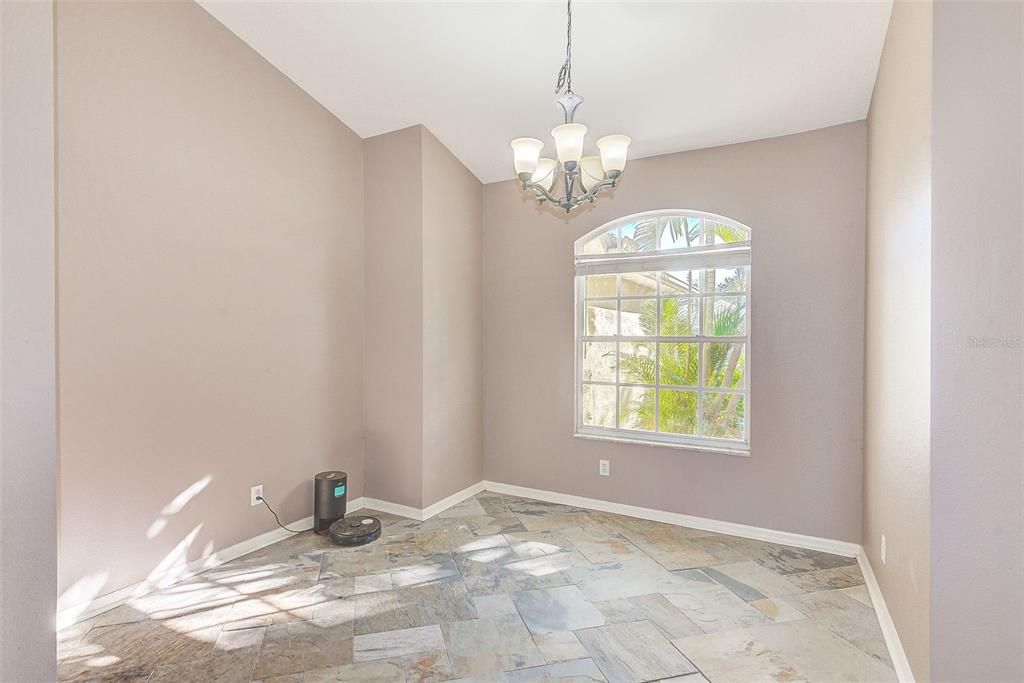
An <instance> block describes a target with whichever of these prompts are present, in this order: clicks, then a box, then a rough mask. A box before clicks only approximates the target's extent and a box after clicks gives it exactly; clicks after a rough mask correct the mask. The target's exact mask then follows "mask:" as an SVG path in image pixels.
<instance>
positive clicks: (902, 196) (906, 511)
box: [863, 0, 932, 681]
mask: <svg viewBox="0 0 1024 683" xmlns="http://www.w3.org/2000/svg"><path fill="white" fill-rule="evenodd" d="M931 115H932V6H931V3H930V2H919V1H904V0H899V1H898V2H896V4H895V5H894V7H893V13H892V18H891V20H890V24H889V31H888V34H887V35H886V42H885V48H884V50H883V53H882V61H881V65H880V67H879V71H878V80H877V82H876V84H875V91H874V94H873V97H872V101H871V111H870V115H869V116H868V239H867V326H866V335H865V383H864V541H863V543H864V549H865V552H866V553H867V556H868V559H869V560H870V561H871V566H872V568H873V569H874V572H875V576H876V577H877V578H878V583H879V586H880V587H881V589H882V593H883V594H884V595H885V599H886V604H887V606H888V608H889V611H890V613H891V614H892V618H893V621H894V622H895V624H896V628H897V630H898V631H899V633H900V638H901V641H902V643H903V647H904V649H905V651H906V653H907V657H908V659H909V661H910V664H911V668H912V669H913V671H914V674H915V676H916V678H917V680H921V681H926V680H929V669H928V651H929V640H928V625H929V620H928V610H929V588H930V583H929V562H930V552H929V533H928V532H929V521H928V520H929V517H928V515H929V504H928V500H929V490H930V480H929V458H930V453H929V439H930V426H931V421H930V410H931V399H930V388H931V363H930V354H929V347H930V344H931V327H930V324H931V229H932V222H931V218H932V215H931V200H932V193H931V141H932V136H931ZM882 534H885V536H886V562H885V563H884V564H883V563H882V559H881V554H880V540H881V535H882Z"/></svg>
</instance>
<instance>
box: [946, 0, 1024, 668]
mask: <svg viewBox="0 0 1024 683" xmlns="http://www.w3.org/2000/svg"><path fill="white" fill-rule="evenodd" d="M1022 32H1024V5H1022V3H1020V2H984V1H982V2H955V1H945V0H943V1H940V2H936V3H935V6H934V38H933V55H934V74H933V89H934V94H933V99H934V112H933V119H932V125H933V140H934V143H933V148H932V167H933V181H932V196H933V203H932V216H933V219H932V220H933V234H932V250H931V253H932V262H931V268H932V311H931V315H932V346H931V356H932V373H933V374H932V385H931V397H932V439H931V441H932V459H931V487H932V488H931V509H932V519H931V543H932V557H931V584H932V585H931V676H932V680H936V681H939V680H942V681H965V680H976V681H1020V680H1024V647H1022V645H1024V643H1022V640H1021V637H1022V636H1021V634H1022V633H1024V623H1022V619H1024V500H1022V496H1024V348H1022V347H1024V343H1022V338H1024V285H1022V279H1021V274H1022V273H1024V227H1022V226H1024V199H1022V198H1024V133H1022V127H1024V106H1022V105H1024V98H1022V95H1024V36H1022Z"/></svg>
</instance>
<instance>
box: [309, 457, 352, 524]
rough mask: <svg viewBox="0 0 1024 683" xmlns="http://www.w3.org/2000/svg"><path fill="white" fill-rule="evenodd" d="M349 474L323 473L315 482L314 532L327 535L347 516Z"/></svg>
mask: <svg viewBox="0 0 1024 683" xmlns="http://www.w3.org/2000/svg"><path fill="white" fill-rule="evenodd" d="M347 498H348V474H347V473H345V472H340V471H337V470H334V471H331V472H321V473H320V474H318V475H316V477H315V478H314V480H313V531H315V532H316V533H318V534H322V533H326V532H327V530H328V529H329V528H330V526H331V524H333V523H334V522H336V521H338V520H339V519H342V518H343V517H344V516H345V501H346V500H347Z"/></svg>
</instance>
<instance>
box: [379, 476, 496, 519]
mask: <svg viewBox="0 0 1024 683" xmlns="http://www.w3.org/2000/svg"><path fill="white" fill-rule="evenodd" d="M483 490H484V482H482V481H478V482H477V483H475V484H471V485H470V486H467V487H466V488H464V489H462V490H461V491H456V492H455V493H453V494H452V495H450V496H448V497H447V498H443V499H441V500H439V501H437V502H436V503H434V504H433V505H428V506H427V507H425V508H423V509H420V508H414V507H411V506H409V505H399V504H398V503H389V502H388V501H386V500H380V499H379V498H367V497H364V498H363V507H366V508H369V509H371V510H377V511H379V512H387V513H390V514H392V515H398V516H399V517H407V518H409V519H415V520H417V521H420V522H422V521H424V520H427V519H430V518H431V517H433V516H434V515H437V514H439V513H442V512H444V511H445V510H447V509H448V508H450V507H452V506H453V505H458V504H459V503H461V502H462V501H464V500H466V499H467V498H469V497H471V496H475V495H476V494H478V493H480V492H481V491H483Z"/></svg>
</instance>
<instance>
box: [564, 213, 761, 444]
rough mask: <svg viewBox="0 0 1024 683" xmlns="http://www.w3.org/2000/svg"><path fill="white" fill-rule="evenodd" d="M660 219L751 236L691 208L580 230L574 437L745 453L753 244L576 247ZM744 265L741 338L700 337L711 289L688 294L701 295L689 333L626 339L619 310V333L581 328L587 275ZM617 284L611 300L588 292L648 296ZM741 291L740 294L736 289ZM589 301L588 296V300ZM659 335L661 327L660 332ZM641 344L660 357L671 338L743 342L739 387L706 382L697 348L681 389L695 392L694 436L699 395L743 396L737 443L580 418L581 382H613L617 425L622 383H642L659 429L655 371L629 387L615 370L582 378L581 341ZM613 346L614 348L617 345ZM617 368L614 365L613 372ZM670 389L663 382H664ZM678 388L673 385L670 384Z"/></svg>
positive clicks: (658, 384) (576, 279)
mask: <svg viewBox="0 0 1024 683" xmlns="http://www.w3.org/2000/svg"><path fill="white" fill-rule="evenodd" d="M662 217H673V218H677V217H683V218H699V219H702V220H704V219H706V220H711V221H714V222H716V223H725V224H729V225H732V226H735V227H738V228H742V229H743V230H746V231H747V233H748V234H750V235H752V232H751V230H750V228H749V227H748V226H746V225H744V224H742V223H739V222H737V221H735V220H732V219H730V218H727V217H725V216H720V215H717V214H712V213H707V212H703V211H692V210H659V211H647V212H643V213H638V214H633V215H630V216H625V217H622V218H618V219H616V220H614V221H610V222H609V223H606V224H604V225H602V226H600V227H599V228H596V229H595V230H592V231H590V232H589V233H587V234H586V235H584V236H582V237H580V238H579V239H578V240H576V242H575V244H574V253H573V257H574V263H575V270H576V272H575V276H574V278H573V279H574V283H575V284H574V290H575V291H574V298H575V315H574V338H575V344H574V353H575V355H576V358H575V363H574V367H575V376H574V382H575V386H574V391H573V397H574V401H573V412H574V415H573V420H574V424H575V434H574V436H576V437H577V438H583V439H598V440H605V441H618V442H627V443H635V444H642V445H653V446H669V447H674V448H683V449H690V450H699V451H711V452H720V453H728V454H732V455H743V456H749V455H750V419H751V393H752V392H751V378H752V370H751V368H752V365H751V357H752V355H753V354H752V353H751V345H750V340H751V336H752V334H751V332H752V330H751V327H752V323H753V318H752V316H751V310H752V309H751V300H752V289H753V286H752V279H753V278H752V268H751V251H752V250H751V241H749V240H748V241H746V242H734V243H730V244H724V245H700V246H698V247H693V248H683V249H667V250H662V251H654V252H650V253H643V254H640V253H611V254H583V253H581V252H582V248H583V246H584V245H585V244H587V243H588V242H590V241H591V240H593V239H594V238H596V237H598V236H600V235H603V234H606V233H608V232H610V231H612V230H614V229H616V228H619V227H621V226H624V225H628V224H631V223H635V222H636V221H638V220H642V219H649V218H662ZM742 265H745V266H746V267H747V277H746V290H745V291H744V292H743V293H742V294H743V295H744V296H746V304H745V309H746V310H745V316H744V317H745V320H746V325H745V332H746V334H745V335H744V336H734V337H715V336H706V335H704V334H703V333H704V326H703V317H704V308H705V307H704V300H705V299H706V298H709V297H712V296H716V295H715V294H714V293H706V292H703V291H702V292H700V293H697V294H693V295H692V296H693V298H699V301H700V312H699V315H700V318H701V326H700V332H701V334H700V335H698V336H693V337H669V336H666V337H662V336H643V337H624V336H622V335H621V328H622V320H621V315H617V316H616V318H617V320H618V322H617V324H618V326H619V329H618V334H616V335H615V336H614V337H607V336H603V337H589V336H586V335H585V334H584V331H585V330H586V320H585V317H586V303H585V302H586V276H587V275H588V274H590V275H597V274H612V273H617V274H622V273H641V272H642V273H647V272H652V271H658V272H661V271H666V270H699V269H703V268H711V267H730V266H732V267H737V266H742ZM617 283H618V284H617V287H616V292H615V294H616V295H615V296H614V297H594V298H597V299H604V300H606V301H612V300H615V301H618V302H621V301H628V300H630V299H633V300H649V299H651V298H652V297H650V296H646V295H645V296H622V291H621V278H617ZM738 294H739V293H738ZM656 296H657V297H658V300H659V301H660V300H661V298H662V297H661V277H660V275H659V277H658V290H657V292H656ZM688 296H689V295H688ZM718 296H728V294H725V293H723V294H719V295H718ZM594 298H592V299H594ZM659 332H660V330H659ZM631 341H637V342H647V343H651V344H654V346H655V358H656V359H658V360H657V362H660V353H659V351H658V348H659V347H658V346H657V344H658V343H661V342H665V343H677V342H693V343H698V344H706V343H729V342H734V343H742V344H744V356H745V369H744V383H743V388H742V389H731V388H724V387H704V386H702V385H703V383H704V367H703V366H704V353H703V352H702V351H699V352H698V361H697V362H698V371H697V374H698V377H697V386H696V387H680V389H681V390H684V391H696V392H697V411H698V412H697V431H698V434H699V432H700V429H701V420H702V417H703V415H702V410H703V397H704V394H705V393H715V394H719V393H733V394H741V395H742V396H743V398H744V406H743V409H744V414H743V417H744V419H743V438H742V440H736V439H723V438H717V437H706V436H696V435H693V436H691V435H684V434H670V433H664V432H658V431H654V432H650V431H645V430H635V429H627V428H622V427H614V428H612V427H598V426H594V425H584V424H583V423H582V419H581V414H580V413H581V409H582V400H583V399H582V397H583V387H584V385H585V384H591V385H603V386H613V387H615V415H616V422H617V421H618V416H619V401H620V391H619V389H620V388H621V387H630V386H637V387H644V388H653V389H654V391H655V399H654V401H655V403H654V405H655V424H656V427H655V429H657V421H658V418H659V417H660V415H659V410H658V409H657V406H658V405H659V399H660V392H661V389H662V388H663V387H662V386H661V381H660V370H656V371H655V381H656V384H655V385H654V386H653V387H651V386H649V385H645V384H632V383H627V382H619V381H618V374H616V378H615V381H611V382H607V381H594V380H586V381H584V380H583V374H582V367H581V365H582V359H583V349H584V346H583V345H584V344H585V343H587V342H631ZM618 348H619V347H618V345H616V349H618ZM698 349H703V346H698ZM618 355H619V351H618V350H617V351H616V363H615V365H616V368H617V367H618ZM616 373H618V370H617V369H616ZM664 388H668V387H664ZM672 388H673V390H676V388H675V387H672Z"/></svg>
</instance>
